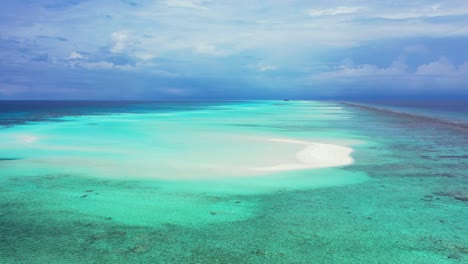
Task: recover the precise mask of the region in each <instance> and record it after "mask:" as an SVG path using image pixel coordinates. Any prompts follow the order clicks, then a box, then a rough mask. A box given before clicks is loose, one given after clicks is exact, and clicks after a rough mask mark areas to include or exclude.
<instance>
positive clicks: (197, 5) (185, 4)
mask: <svg viewBox="0 0 468 264" xmlns="http://www.w3.org/2000/svg"><path fill="white" fill-rule="evenodd" d="M166 5H168V6H171V7H181V8H190V9H200V10H203V9H207V8H206V7H205V6H203V5H202V4H201V2H200V1H195V0H192V1H190V0H168V1H166Z"/></svg>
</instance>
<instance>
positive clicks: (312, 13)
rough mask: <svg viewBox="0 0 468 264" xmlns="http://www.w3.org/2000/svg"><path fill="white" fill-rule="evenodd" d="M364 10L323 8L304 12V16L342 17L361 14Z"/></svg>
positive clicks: (339, 7)
mask: <svg viewBox="0 0 468 264" xmlns="http://www.w3.org/2000/svg"><path fill="white" fill-rule="evenodd" d="M363 10H365V8H362V7H358V6H338V7H334V8H325V9H309V10H307V11H306V14H307V15H309V16H334V15H344V14H353V13H357V12H361V11H363Z"/></svg>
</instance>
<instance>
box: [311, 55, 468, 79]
mask: <svg viewBox="0 0 468 264" xmlns="http://www.w3.org/2000/svg"><path fill="white" fill-rule="evenodd" d="M384 76H391V77H395V78H399V77H411V78H415V77H419V78H421V77H425V76H426V77H428V76H435V77H446V78H458V79H460V78H461V79H468V62H465V63H463V64H461V65H459V66H456V65H455V64H453V63H452V62H450V61H449V60H448V59H447V58H445V57H442V58H440V59H439V60H436V61H433V62H429V63H426V64H422V65H419V66H418V67H417V69H416V70H415V71H413V72H410V71H408V67H407V65H406V64H405V63H404V61H403V59H402V58H399V59H397V60H396V61H394V62H393V63H392V64H391V65H390V66H389V67H378V66H376V65H372V64H363V65H357V66H353V65H347V66H344V65H342V66H339V67H338V69H337V70H335V71H328V72H322V73H320V74H318V75H317V76H315V77H313V78H314V79H316V78H319V79H333V78H357V77H366V78H367V77H369V78H372V77H384Z"/></svg>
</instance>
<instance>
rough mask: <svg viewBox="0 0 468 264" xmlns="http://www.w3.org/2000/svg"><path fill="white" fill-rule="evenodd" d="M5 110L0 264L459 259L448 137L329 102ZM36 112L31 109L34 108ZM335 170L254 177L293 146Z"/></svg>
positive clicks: (465, 246) (456, 142)
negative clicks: (312, 150) (311, 146)
mask: <svg viewBox="0 0 468 264" xmlns="http://www.w3.org/2000/svg"><path fill="white" fill-rule="evenodd" d="M9 109H10V110H9V111H4V113H3V115H2V114H0V116H2V118H3V120H4V122H3V124H4V126H3V128H2V129H0V175H1V177H0V196H1V197H0V234H1V236H0V260H1V261H0V262H1V263H145V262H149V263H152V262H156V263H312V262H315V263H463V262H465V261H466V259H467V256H466V255H467V253H468V241H467V240H468V230H467V228H466V226H467V220H466V219H468V213H467V210H466V209H467V208H466V201H467V198H468V193H467V192H468V188H467V186H468V185H467V175H466V172H467V171H468V162H467V160H468V148H467V146H468V137H467V136H466V135H467V132H468V130H466V129H465V128H463V127H457V126H451V125H449V124H446V123H440V122H432V121H430V120H427V119H418V118H414V117H409V116H401V115H397V114H390V113H384V112H379V111H373V110H369V109H365V108H359V107H353V106H347V105H343V104H339V103H332V102H308V101H304V102H301V101H294V102H281V101H250V102H205V103H200V102H198V103H196V102H192V103H190V102H185V103H120V104H112V105H104V106H102V105H100V104H99V103H94V104H93V103H86V104H84V105H83V103H81V104H79V105H74V106H73V107H70V106H66V105H60V104H59V105H55V106H54V105H52V106H51V105H48V106H47V107H45V106H41V107H38V106H35V107H30V108H28V109H25V108H22V109H21V111H20V110H19V109H13V110H11V109H12V108H11V107H10V108H9ZM38 109H40V110H38ZM271 138H281V139H294V140H302V141H311V142H321V143H331V144H339V145H342V146H347V147H351V148H353V149H354V152H353V153H352V156H353V158H354V160H355V162H354V163H353V164H352V165H349V166H341V167H328V168H320V169H307V170H292V171H278V172H275V173H269V172H258V171H255V170H251V168H256V167H263V166H270V165H274V164H278V163H281V162H294V160H295V153H296V152H297V151H299V150H300V147H298V146H297V145H294V144H281V143H274V142H272V141H270V140H269V139H271Z"/></svg>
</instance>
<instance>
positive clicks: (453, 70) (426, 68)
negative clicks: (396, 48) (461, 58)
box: [415, 57, 468, 78]
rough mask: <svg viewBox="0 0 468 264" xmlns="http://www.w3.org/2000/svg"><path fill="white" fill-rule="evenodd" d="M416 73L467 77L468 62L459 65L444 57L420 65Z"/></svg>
mask: <svg viewBox="0 0 468 264" xmlns="http://www.w3.org/2000/svg"><path fill="white" fill-rule="evenodd" d="M415 74H416V75H425V76H465V78H468V75H466V74H468V62H465V63H464V64H462V65H460V66H458V67H457V66H456V65H454V64H453V63H452V62H451V61H450V60H448V59H447V58H445V57H442V58H440V59H439V60H437V61H433V62H430V63H427V64H423V65H420V66H419V67H418V69H417V70H416V73H415Z"/></svg>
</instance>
